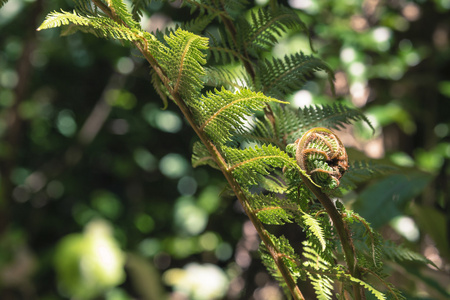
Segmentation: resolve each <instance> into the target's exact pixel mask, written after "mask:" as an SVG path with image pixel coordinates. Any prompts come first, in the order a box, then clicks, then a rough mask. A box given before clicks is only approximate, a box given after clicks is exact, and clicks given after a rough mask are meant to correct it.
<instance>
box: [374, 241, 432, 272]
mask: <svg viewBox="0 0 450 300" xmlns="http://www.w3.org/2000/svg"><path fill="white" fill-rule="evenodd" d="M383 252H384V253H383V254H384V255H385V256H386V257H387V258H389V259H391V260H393V261H396V262H415V263H420V264H425V265H426V264H430V265H432V266H434V267H435V268H438V267H437V266H436V265H435V264H434V263H433V262H432V261H431V260H429V259H427V258H426V257H425V256H423V255H422V254H419V253H417V252H415V251H412V250H411V249H408V248H406V247H404V246H397V245H394V244H393V243H392V242H386V243H385V244H384V245H383Z"/></svg>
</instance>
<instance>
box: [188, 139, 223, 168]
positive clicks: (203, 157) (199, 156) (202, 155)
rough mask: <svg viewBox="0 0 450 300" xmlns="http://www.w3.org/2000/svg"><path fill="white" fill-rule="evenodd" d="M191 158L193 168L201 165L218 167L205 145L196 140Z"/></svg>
mask: <svg viewBox="0 0 450 300" xmlns="http://www.w3.org/2000/svg"><path fill="white" fill-rule="evenodd" d="M191 160H192V166H193V167H194V168H196V167H199V166H203V165H209V166H210V167H213V168H215V169H218V168H219V167H218V166H217V164H216V162H215V161H214V158H213V157H212V156H211V154H210V153H209V151H208V149H206V146H205V145H204V144H203V143H201V142H198V141H197V142H195V143H194V146H193V149H192V159H191Z"/></svg>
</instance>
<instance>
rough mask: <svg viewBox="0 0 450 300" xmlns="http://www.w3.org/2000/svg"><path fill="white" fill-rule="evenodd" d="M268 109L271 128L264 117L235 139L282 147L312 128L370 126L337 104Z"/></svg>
mask: <svg viewBox="0 0 450 300" xmlns="http://www.w3.org/2000/svg"><path fill="white" fill-rule="evenodd" d="M271 107H272V111H273V114H274V118H275V120H276V122H275V126H274V125H273V123H272V122H271V121H270V120H269V119H267V118H266V119H264V120H257V121H256V122H255V123H254V126H253V128H252V130H250V131H248V132H245V133H242V134H239V138H241V139H243V140H246V141H251V142H256V143H265V144H268V143H270V144H273V145H277V146H278V147H280V148H283V147H285V146H286V145H287V144H289V143H293V142H295V140H297V139H298V138H300V137H301V136H302V135H303V134H304V133H305V132H306V131H308V130H309V129H311V128H313V127H327V128H332V129H340V128H343V127H344V125H345V124H350V123H352V122H356V121H364V122H368V124H370V122H369V120H368V119H367V118H366V116H364V114H363V113H362V112H361V111H359V110H357V109H353V108H349V107H347V106H344V105H343V104H341V103H334V104H332V105H315V106H307V107H304V108H300V109H298V110H296V109H295V108H293V107H290V106H284V107H282V106H280V105H277V106H271ZM370 126H371V125H370ZM344 178H345V177H344Z"/></svg>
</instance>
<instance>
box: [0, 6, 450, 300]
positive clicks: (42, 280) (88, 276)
mask: <svg viewBox="0 0 450 300" xmlns="http://www.w3.org/2000/svg"><path fill="white" fill-rule="evenodd" d="M266 2H267V1H264V0H259V1H255V2H254V5H264V4H266ZM279 2H282V3H284V4H285V5H290V6H292V7H293V8H296V9H298V12H299V14H300V16H301V18H302V19H303V20H304V22H305V23H307V24H308V26H309V28H310V30H311V34H312V39H313V44H314V47H315V48H316V49H317V50H318V53H317V55H318V56H320V57H321V58H322V59H324V60H325V61H326V62H327V63H328V64H330V66H331V67H332V68H333V69H334V70H335V72H336V82H335V84H336V93H337V96H336V97H333V96H332V95H331V94H330V89H329V86H327V85H326V80H323V79H321V78H320V75H321V74H318V75H319V78H318V79H317V80H315V81H312V82H310V83H308V84H307V85H306V86H305V89H303V90H301V91H299V92H297V93H295V94H294V95H292V97H291V99H289V100H291V102H292V105H294V106H304V105H309V104H320V103H331V102H333V101H344V102H346V103H347V104H348V105H350V106H354V107H358V108H361V109H362V110H363V111H364V112H365V113H366V114H367V116H368V117H369V118H370V120H371V121H372V122H373V124H374V125H375V127H376V133H375V134H374V135H372V134H371V132H370V130H368V129H367V128H365V127H364V126H363V125H358V124H357V125H356V126H354V127H349V128H347V129H346V130H344V131H343V132H342V133H341V134H342V139H343V140H344V143H345V144H346V145H348V146H349V147H351V148H354V149H356V150H357V151H356V150H355V151H353V153H354V157H358V155H360V154H359V152H364V153H366V154H367V155H368V156H370V157H372V158H374V159H380V160H382V161H384V162H388V163H389V164H394V165H396V166H397V167H398V170H399V171H397V172H394V173H393V174H389V175H386V176H384V177H382V178H378V179H377V178H376V179H374V180H373V181H371V182H369V183H368V184H365V185H364V186H362V187H360V188H359V190H358V193H354V192H352V193H349V194H347V195H346V197H345V198H344V200H345V203H346V204H347V205H348V206H349V207H353V208H354V209H355V210H356V211H357V212H358V213H359V214H361V215H362V216H364V217H365V218H366V219H367V220H368V221H369V222H371V223H372V225H373V226H374V227H375V228H377V229H378V230H380V231H381V232H382V233H383V235H384V236H385V237H386V238H387V239H389V240H392V241H394V242H396V243H400V242H403V243H405V245H406V246H407V247H409V248H410V249H412V250H414V251H417V252H419V253H421V254H423V255H425V256H426V257H427V258H428V259H430V260H432V261H433V262H434V263H435V264H436V266H438V267H439V268H440V269H439V270H436V268H434V267H429V266H428V267H426V266H422V267H418V266H415V265H408V264H402V265H393V264H388V265H387V267H388V268H391V272H390V273H391V274H392V279H393V281H394V283H395V284H397V285H398V287H399V288H400V289H401V290H404V291H405V295H406V296H407V298H408V299H447V296H448V292H449V290H450V276H449V271H450V266H449V259H450V250H449V240H450V233H449V225H450V223H449V220H450V206H449V199H450V193H449V192H450V0H417V1H407V0H384V1H383V0H364V1H362V0H342V1H325V0H290V1H279ZM252 3H253V2H252ZM71 5H72V1H62V0H55V1H44V0H10V1H9V2H8V3H7V4H6V5H5V6H4V7H3V8H1V9H0V184H1V190H0V299H2V300H9V299H47V300H50V299H108V300H119V299H222V298H223V299H270V300H272V299H275V300H276V299H283V296H282V294H281V292H280V290H279V289H278V287H277V284H276V283H275V282H274V281H273V279H271V278H270V277H269V276H268V275H267V273H266V271H265V269H264V267H263V266H262V265H261V263H260V261H259V260H258V258H257V257H258V255H257V253H256V252H255V250H257V248H258V244H259V241H258V238H257V234H256V232H255V231H254V229H253V227H252V225H251V223H249V221H248V220H247V217H246V216H245V215H244V214H243V211H242V209H241V208H240V206H239V204H238V203H237V202H236V200H235V199H234V198H233V197H232V196H228V195H226V193H223V191H224V189H225V183H224V181H223V180H222V178H221V174H219V173H218V172H217V171H215V170H212V169H208V168H203V167H201V168H197V169H193V168H192V167H191V165H190V153H191V148H192V144H193V142H194V141H195V137H194V134H193V132H192V130H190V128H189V127H188V125H187V124H186V122H185V121H184V120H183V119H182V117H181V116H180V114H179V112H178V111H177V108H176V106H175V105H173V104H172V103H171V104H170V105H169V107H168V109H167V110H163V109H162V108H163V106H164V104H163V103H162V101H161V100H160V99H159V97H158V96H157V95H156V93H155V92H154V90H153V88H152V86H151V83H150V76H149V69H148V66H147V64H146V63H145V61H144V60H143V59H142V57H141V56H139V54H138V53H137V52H136V51H135V50H132V49H130V48H129V47H124V46H123V45H121V44H120V43H118V42H114V41H108V40H101V39H97V38H95V37H94V36H91V35H86V34H81V33H76V34H74V35H70V36H65V37H59V35H60V30H46V31H42V32H37V31H36V28H37V27H38V26H39V24H40V22H42V20H43V19H44V17H45V15H46V13H48V12H50V11H53V10H60V9H61V8H62V9H64V10H71V9H72V6H71ZM186 20H189V9H187V8H181V9H180V8H179V7H178V6H177V4H176V3H175V4H173V3H172V4H168V3H162V2H159V1H152V2H151V4H150V5H149V6H148V11H147V13H146V14H145V15H144V18H143V20H142V24H143V27H144V28H145V29H147V30H149V31H154V30H156V29H157V28H159V29H164V28H165V27H171V26H173V25H174V24H176V23H180V22H183V21H186ZM299 50H301V51H303V52H305V53H307V54H309V53H311V50H310V48H309V43H308V39H307V37H305V35H304V34H298V33H289V34H286V35H285V37H283V39H282V41H281V42H280V44H279V45H277V46H276V47H275V49H274V52H273V55H274V56H283V55H285V54H286V53H290V52H296V51H299ZM350 153H352V152H350ZM350 159H352V157H350ZM284 230H286V232H290V233H291V235H298V236H299V239H301V236H302V233H301V232H298V231H295V230H296V229H293V228H290V227H289V226H288V227H286V228H284ZM297 230H298V229H297ZM302 289H303V290H305V291H306V292H305V294H306V295H308V296H310V297H313V296H312V295H313V293H312V292H311V294H309V293H308V291H309V290H310V287H309V286H308V285H304V286H302ZM308 299H312V298H308Z"/></svg>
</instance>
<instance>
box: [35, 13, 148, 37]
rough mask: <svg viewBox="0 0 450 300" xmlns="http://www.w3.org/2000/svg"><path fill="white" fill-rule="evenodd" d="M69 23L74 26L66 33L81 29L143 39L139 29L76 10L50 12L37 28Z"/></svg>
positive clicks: (100, 34) (97, 33) (93, 32)
mask: <svg viewBox="0 0 450 300" xmlns="http://www.w3.org/2000/svg"><path fill="white" fill-rule="evenodd" d="M69 24H70V25H72V27H71V28H70V31H66V33H67V32H70V33H73V32H75V31H77V30H81V31H83V32H88V33H92V34H94V35H95V36H97V37H102V38H112V39H117V40H127V41H136V40H141V39H142V37H141V36H140V35H139V31H137V30H135V29H130V28H128V27H126V26H124V25H121V24H119V23H116V22H114V21H113V20H111V19H110V18H107V17H92V16H83V15H81V14H79V13H77V12H76V11H74V12H73V13H70V12H65V11H62V12H53V13H49V14H48V15H47V16H46V18H45V20H44V22H42V24H41V25H40V26H39V27H38V29H37V30H38V31H39V30H43V29H50V28H56V27H61V26H66V25H69Z"/></svg>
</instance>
